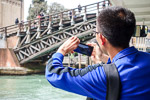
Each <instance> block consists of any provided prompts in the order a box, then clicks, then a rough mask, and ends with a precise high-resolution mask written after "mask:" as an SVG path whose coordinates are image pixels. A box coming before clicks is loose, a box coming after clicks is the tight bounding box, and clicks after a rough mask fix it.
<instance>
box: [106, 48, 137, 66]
mask: <svg viewBox="0 0 150 100" xmlns="http://www.w3.org/2000/svg"><path fill="white" fill-rule="evenodd" d="M136 52H138V50H137V49H136V48H135V47H133V46H132V47H128V48H125V49H123V50H122V51H120V52H119V53H117V54H116V55H115V57H114V58H113V60H112V62H111V60H110V58H109V59H108V62H107V64H110V63H113V62H116V61H117V60H118V59H121V58H123V57H125V56H127V55H130V54H133V53H136Z"/></svg>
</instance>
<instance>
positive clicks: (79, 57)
mask: <svg viewBox="0 0 150 100" xmlns="http://www.w3.org/2000/svg"><path fill="white" fill-rule="evenodd" d="M78 63H79V69H80V68H81V54H80V53H78Z"/></svg>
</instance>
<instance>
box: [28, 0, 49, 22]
mask: <svg viewBox="0 0 150 100" xmlns="http://www.w3.org/2000/svg"><path fill="white" fill-rule="evenodd" d="M47 7H48V6H47V1H45V0H32V4H31V5H30V8H29V16H28V18H27V19H28V20H30V19H34V18H36V16H37V15H38V14H40V13H41V12H43V13H45V14H46V13H47Z"/></svg>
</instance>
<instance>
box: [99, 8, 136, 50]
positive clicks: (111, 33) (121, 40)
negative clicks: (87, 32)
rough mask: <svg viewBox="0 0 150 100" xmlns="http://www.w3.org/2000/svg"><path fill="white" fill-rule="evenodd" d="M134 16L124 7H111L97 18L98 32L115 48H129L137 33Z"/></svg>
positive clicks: (101, 12)
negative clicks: (132, 38)
mask: <svg viewBox="0 0 150 100" xmlns="http://www.w3.org/2000/svg"><path fill="white" fill-rule="evenodd" d="M135 25H136V20H135V17H134V14H133V13H132V12H131V11H130V10H128V9H125V8H123V7H109V8H106V9H104V10H102V11H100V13H99V16H98V18H97V29H98V31H99V32H100V33H101V34H102V35H103V36H104V37H105V38H107V40H108V41H109V42H110V44H111V45H112V46H114V47H121V48H127V47H129V41H130V39H131V36H132V35H133V34H134V31H135Z"/></svg>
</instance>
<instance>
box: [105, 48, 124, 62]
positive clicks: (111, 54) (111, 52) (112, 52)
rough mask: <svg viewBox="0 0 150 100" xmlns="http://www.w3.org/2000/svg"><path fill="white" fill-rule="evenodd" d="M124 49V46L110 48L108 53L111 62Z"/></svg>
mask: <svg viewBox="0 0 150 100" xmlns="http://www.w3.org/2000/svg"><path fill="white" fill-rule="evenodd" d="M122 50H123V49H122V48H115V47H112V46H111V47H109V48H108V50H107V53H108V55H109V57H110V60H111V62H112V60H113V58H114V57H115V56H116V55H117V54H118V53H119V52H120V51H122Z"/></svg>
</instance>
